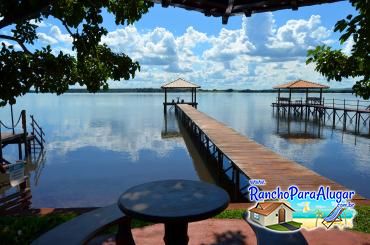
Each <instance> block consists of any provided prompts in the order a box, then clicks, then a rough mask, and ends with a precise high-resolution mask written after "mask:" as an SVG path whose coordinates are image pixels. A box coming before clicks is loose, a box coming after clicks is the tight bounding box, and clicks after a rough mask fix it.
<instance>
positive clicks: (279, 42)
mask: <svg viewBox="0 0 370 245" xmlns="http://www.w3.org/2000/svg"><path fill="white" fill-rule="evenodd" d="M355 13H356V12H355V10H354V9H353V7H352V6H351V5H350V4H349V2H347V1H344V2H339V3H333V4H324V5H317V6H312V7H303V8H300V9H299V10H298V11H292V10H283V11H277V12H272V13H262V14H255V15H252V17H249V18H246V17H242V16H238V17H231V18H230V19H229V23H228V25H222V23H221V19H220V18H214V17H205V16H204V15H202V14H201V13H197V12H193V11H186V10H183V9H179V8H172V7H169V8H162V7H161V6H160V5H157V6H155V7H153V8H152V9H150V11H149V13H147V14H146V15H145V16H144V17H143V18H142V19H141V20H139V21H138V22H136V23H135V24H134V25H130V26H116V25H115V24H114V18H113V16H111V15H109V14H108V13H104V25H105V26H106V27H107V28H108V30H109V33H108V35H107V36H105V37H104V38H103V40H102V41H103V42H104V43H106V44H107V45H109V47H111V48H112V49H113V50H114V51H115V52H124V53H126V54H128V55H129V56H130V57H132V58H133V59H135V60H137V61H139V63H140V64H141V72H140V73H138V74H137V76H136V77H135V79H134V80H130V81H121V82H114V81H112V82H110V84H111V87H130V88H138V87H159V86H160V85H161V84H163V83H164V82H168V81H170V80H173V79H176V78H177V77H182V78H185V79H188V80H190V81H193V82H195V83H198V84H200V85H201V86H202V87H203V88H208V89H213V88H223V89H225V88H234V89H246V88H249V89H269V88H271V87H272V86H273V85H276V84H279V83H284V82H289V81H292V80H295V79H300V78H301V79H306V80H311V81H316V82H320V83H326V79H325V78H323V77H322V76H321V75H320V74H318V73H317V72H315V71H314V68H313V66H312V65H309V66H307V65H306V64H305V59H306V52H307V50H308V49H310V48H313V47H315V46H316V45H320V44H327V45H330V46H332V47H335V48H339V47H340V45H339V42H338V37H339V35H338V34H337V33H334V32H333V28H334V24H335V23H336V21H337V20H339V19H342V18H344V17H346V16H347V15H348V14H355ZM38 36H39V42H40V43H39V44H42V45H45V44H50V45H52V47H53V48H55V50H62V51H64V52H72V51H71V41H72V40H71V37H70V36H68V35H67V34H66V31H65V29H64V28H63V27H62V25H61V24H60V23H58V21H56V20H52V19H50V20H47V21H44V22H43V23H41V24H40V26H39V28H38ZM351 44H352V43H351V42H347V43H345V44H344V45H343V46H342V48H343V50H344V52H350V49H351ZM352 85H353V81H352V80H351V79H348V80H345V81H343V82H342V83H338V82H330V83H329V86H331V87H352Z"/></svg>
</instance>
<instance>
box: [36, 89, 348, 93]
mask: <svg viewBox="0 0 370 245" xmlns="http://www.w3.org/2000/svg"><path fill="white" fill-rule="evenodd" d="M30 92H31V93H36V91H30ZM170 92H174V93H181V92H187V91H186V90H171V91H170ZM198 92H201V93H277V90H276V89H261V90H252V89H241V90H237V89H199V90H198ZM297 92H302V93H305V90H301V91H295V93H297ZM65 93H89V92H88V91H87V90H86V89H70V90H68V91H67V92H65ZM96 93H163V90H162V89H160V88H119V89H109V90H105V91H98V92H96ZM323 93H353V91H352V89H351V88H345V89H326V90H323Z"/></svg>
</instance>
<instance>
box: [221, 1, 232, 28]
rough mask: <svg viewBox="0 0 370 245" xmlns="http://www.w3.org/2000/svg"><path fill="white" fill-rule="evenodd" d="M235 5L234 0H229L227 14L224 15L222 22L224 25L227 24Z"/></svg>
mask: <svg viewBox="0 0 370 245" xmlns="http://www.w3.org/2000/svg"><path fill="white" fill-rule="evenodd" d="M233 7H234V0H229V3H228V5H227V8H226V10H225V15H223V16H222V24H223V25H226V24H227V22H228V20H229V16H230V15H231V12H232V11H233Z"/></svg>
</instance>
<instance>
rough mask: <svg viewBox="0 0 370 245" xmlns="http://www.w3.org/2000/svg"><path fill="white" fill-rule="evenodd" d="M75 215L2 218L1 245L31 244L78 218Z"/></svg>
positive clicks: (0, 226)
mask: <svg viewBox="0 0 370 245" xmlns="http://www.w3.org/2000/svg"><path fill="white" fill-rule="evenodd" d="M76 216H77V214H75V213H72V212H71V213H64V214H50V215H45V216H18V217H14V216H2V217H0V237H1V239H0V243H1V244H4V245H5V244H30V242H31V241H32V240H34V239H35V238H37V237H38V236H40V235H41V234H42V233H44V232H46V231H48V230H50V229H52V228H53V227H55V226H57V225H59V224H61V223H64V222H66V221H68V220H70V219H73V218H74V217H76Z"/></svg>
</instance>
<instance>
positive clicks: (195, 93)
mask: <svg viewBox="0 0 370 245" xmlns="http://www.w3.org/2000/svg"><path fill="white" fill-rule="evenodd" d="M194 103H195V108H197V89H196V88H195V89H194Z"/></svg>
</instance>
